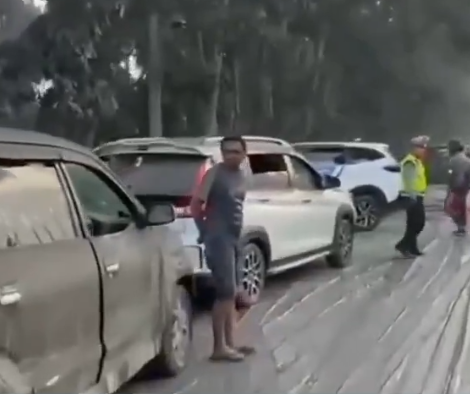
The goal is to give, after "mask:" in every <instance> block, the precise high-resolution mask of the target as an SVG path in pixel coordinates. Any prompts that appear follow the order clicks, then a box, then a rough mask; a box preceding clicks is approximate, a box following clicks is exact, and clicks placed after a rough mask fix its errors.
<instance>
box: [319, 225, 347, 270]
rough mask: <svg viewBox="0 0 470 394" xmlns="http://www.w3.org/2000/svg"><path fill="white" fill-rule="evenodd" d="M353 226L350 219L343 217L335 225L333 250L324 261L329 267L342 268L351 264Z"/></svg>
mask: <svg viewBox="0 0 470 394" xmlns="http://www.w3.org/2000/svg"><path fill="white" fill-rule="evenodd" d="M353 245H354V226H353V223H352V221H351V219H350V218H348V217H343V218H341V219H340V220H339V221H338V223H337V224H336V229H335V237H334V240H333V250H332V252H331V254H330V255H328V256H327V258H326V261H327V263H328V265H329V266H330V267H333V268H344V267H347V266H349V265H350V264H351V262H352V252H353Z"/></svg>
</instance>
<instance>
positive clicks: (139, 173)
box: [105, 154, 207, 197]
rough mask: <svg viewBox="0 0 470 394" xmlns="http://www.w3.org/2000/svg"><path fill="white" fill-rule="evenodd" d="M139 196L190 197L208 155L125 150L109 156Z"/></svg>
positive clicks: (114, 167) (115, 168)
mask: <svg viewBox="0 0 470 394" xmlns="http://www.w3.org/2000/svg"><path fill="white" fill-rule="evenodd" d="M105 161H107V163H108V165H109V167H110V168H111V169H112V170H113V171H114V172H115V173H116V174H117V175H118V176H119V177H120V178H121V180H122V181H123V183H124V184H125V185H126V186H127V187H128V188H129V190H130V191H132V192H133V193H134V194H135V195H137V196H169V197H186V196H190V195H191V194H192V192H193V190H194V187H195V185H196V182H197V180H198V177H199V176H200V175H201V171H202V170H203V168H204V166H205V165H206V164H207V158H206V157H205V156H199V155H183V154H177V155H174V154H158V155H156V154H124V155H116V156H110V157H108V158H105Z"/></svg>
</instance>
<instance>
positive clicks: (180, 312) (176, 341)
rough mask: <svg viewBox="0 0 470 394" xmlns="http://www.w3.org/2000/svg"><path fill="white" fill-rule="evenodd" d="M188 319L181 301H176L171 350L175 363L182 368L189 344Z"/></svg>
mask: <svg viewBox="0 0 470 394" xmlns="http://www.w3.org/2000/svg"><path fill="white" fill-rule="evenodd" d="M189 341H190V338H189V317H188V314H187V313H186V311H185V309H184V308H183V305H182V303H181V300H179V301H178V303H177V306H176V309H175V311H174V313H173V325H172V343H171V345H172V350H173V359H174V361H175V363H176V364H177V365H178V366H180V367H182V366H184V364H185V362H186V350H187V346H188V344H189Z"/></svg>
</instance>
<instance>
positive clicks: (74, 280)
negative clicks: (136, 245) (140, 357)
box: [0, 145, 103, 393]
mask: <svg viewBox="0 0 470 394" xmlns="http://www.w3.org/2000/svg"><path fill="white" fill-rule="evenodd" d="M29 149H30V148H28V147H24V146H21V152H19V151H18V146H16V147H15V146H5V145H0V157H3V158H1V159H0V321H1V322H2V323H1V324H0V353H1V352H2V351H5V352H6V354H7V355H11V356H12V358H13V361H14V362H15V363H17V366H18V368H19V370H20V373H21V374H22V375H23V376H24V378H25V380H26V383H27V384H29V385H30V386H31V387H32V388H33V389H34V391H35V392H36V393H46V392H47V393H65V392H84V391H86V390H87V389H88V388H89V387H90V386H92V385H93V384H94V383H95V382H96V377H97V375H98V372H99V366H100V360H101V357H102V354H103V348H102V346H101V338H100V327H101V316H100V286H99V270H98V265H97V262H96V260H95V257H94V254H93V251H92V248H91V245H90V243H89V242H88V241H87V240H86V239H85V238H84V236H83V233H82V232H81V231H80V228H79V226H78V220H77V215H76V212H75V211H74V208H73V206H72V205H71V204H70V195H69V193H68V190H67V188H66V187H65V186H64V182H63V179H62V178H61V176H60V173H59V172H58V171H57V168H56V166H55V164H54V163H53V162H52V161H50V160H49V161H45V160H43V159H38V160H24V157H28V152H29ZM15 150H16V153H18V156H19V157H23V159H21V160H12V159H11V157H15ZM38 151H39V153H41V154H39V155H38V156H44V157H47V156H48V155H47V153H48V152H47V149H45V152H41V149H39V147H37V149H32V150H31V152H30V153H31V156H35V155H36V154H38ZM5 157H7V158H8V159H6V160H5V159H4V158H5Z"/></svg>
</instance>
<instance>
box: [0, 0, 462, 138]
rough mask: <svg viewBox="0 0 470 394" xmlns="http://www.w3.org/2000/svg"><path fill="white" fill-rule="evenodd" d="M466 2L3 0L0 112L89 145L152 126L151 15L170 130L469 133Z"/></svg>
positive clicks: (8, 120)
mask: <svg viewBox="0 0 470 394" xmlns="http://www.w3.org/2000/svg"><path fill="white" fill-rule="evenodd" d="M467 3H468V2H467ZM467 3H465V2H464V1H463V0H291V1H289V2H286V1H280V0H259V1H248V0H236V1H235V0H171V1H170V0H158V1H150V0H47V1H46V8H45V10H43V12H41V11H40V10H39V9H38V8H37V7H35V6H34V5H33V4H32V3H30V2H29V1H28V0H2V2H0V120H1V123H2V124H4V125H5V124H6V125H15V126H17V127H29V128H36V129H39V130H42V131H45V132H49V133H52V134H56V135H62V136H66V137H68V138H72V139H75V140H77V141H79V142H81V143H85V144H94V143H97V142H99V141H101V140H105V139H109V138H115V137H118V136H129V135H148V132H149V124H148V115H149V113H148V93H149V89H148V82H149V72H151V71H152V70H151V69H150V66H149V65H150V64H152V62H151V59H150V58H149V53H150V50H149V48H150V42H149V41H150V40H149V35H150V34H149V15H151V14H152V13H157V14H158V16H159V19H158V20H159V22H160V23H159V28H158V38H159V41H158V42H159V46H158V49H159V52H158V54H159V55H158V64H159V65H160V67H159V69H158V71H159V72H160V73H161V81H162V84H161V85H159V86H158V87H157V88H158V89H160V87H161V91H160V92H159V93H160V95H161V108H162V126H163V130H164V133H165V135H168V136H171V135H200V134H215V133H229V132H232V131H237V132H244V133H256V134H266V135H278V136H282V137H284V138H288V139H291V140H299V139H312V138H315V139H332V138H342V139H343V138H357V137H362V138H370V139H381V140H392V142H393V139H397V138H399V137H400V136H407V135H409V134H410V133H414V132H420V133H423V132H426V133H429V134H433V135H436V136H438V135H439V134H440V133H442V132H443V131H445V132H446V133H448V132H449V131H450V132H452V133H457V134H459V133H465V128H466V122H467V114H468V113H469V111H468V106H470V89H469V88H467V86H468V81H469V79H468V76H467V75H468V65H469V63H468V58H467V52H468V49H469V48H470V31H469V30H470V27H469V26H470V24H469V23H468V21H469V18H470V3H468V4H467ZM175 20H184V21H185V24H184V26H179V25H176V26H175V23H173V22H174V21H175ZM178 27H184V28H178ZM154 33H155V32H154ZM152 67H154V66H152ZM152 75H155V70H153V74H152ZM152 86H153V85H152Z"/></svg>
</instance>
